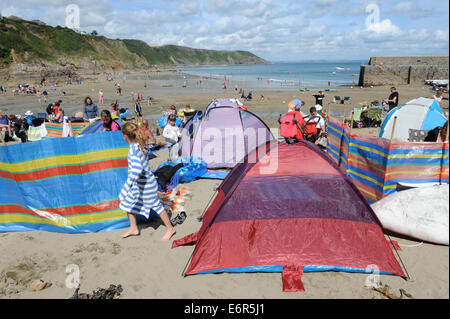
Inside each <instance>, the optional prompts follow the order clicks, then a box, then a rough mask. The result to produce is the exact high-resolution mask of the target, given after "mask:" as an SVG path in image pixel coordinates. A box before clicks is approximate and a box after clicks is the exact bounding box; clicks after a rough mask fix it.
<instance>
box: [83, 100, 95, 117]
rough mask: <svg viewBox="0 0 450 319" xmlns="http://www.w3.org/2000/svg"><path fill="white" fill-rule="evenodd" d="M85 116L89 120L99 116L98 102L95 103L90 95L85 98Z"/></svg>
mask: <svg viewBox="0 0 450 319" xmlns="http://www.w3.org/2000/svg"><path fill="white" fill-rule="evenodd" d="M83 116H84V118H85V119H87V120H89V121H92V120H94V119H95V118H97V117H98V107H97V104H95V103H93V102H92V99H91V98H90V97H89V96H88V97H86V98H85V99H84V106H83Z"/></svg>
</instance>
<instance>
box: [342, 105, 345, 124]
mask: <svg viewBox="0 0 450 319" xmlns="http://www.w3.org/2000/svg"><path fill="white" fill-rule="evenodd" d="M342 123H344V124H345V101H344V115H343V116H342Z"/></svg>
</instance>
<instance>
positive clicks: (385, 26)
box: [367, 19, 400, 36]
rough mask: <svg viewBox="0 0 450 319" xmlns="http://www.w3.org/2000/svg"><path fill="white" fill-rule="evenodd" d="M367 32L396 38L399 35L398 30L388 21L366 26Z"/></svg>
mask: <svg viewBox="0 0 450 319" xmlns="http://www.w3.org/2000/svg"><path fill="white" fill-rule="evenodd" d="M367 31H371V32H375V33H376V34H377V35H392V36H398V35H399V34H400V28H399V27H397V26H396V25H395V24H393V23H392V21H391V20H389V19H386V20H383V21H381V22H378V23H372V24H369V25H368V26H367Z"/></svg>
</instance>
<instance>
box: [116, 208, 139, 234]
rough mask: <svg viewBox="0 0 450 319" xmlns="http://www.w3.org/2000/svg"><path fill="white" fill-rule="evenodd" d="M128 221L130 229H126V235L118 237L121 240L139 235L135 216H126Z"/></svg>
mask: <svg viewBox="0 0 450 319" xmlns="http://www.w3.org/2000/svg"><path fill="white" fill-rule="evenodd" d="M128 219H129V220H130V228H129V229H128V231H127V232H126V233H124V234H122V235H120V237H122V238H127V237H129V236H137V235H139V228H138V227H137V223H136V215H134V214H128Z"/></svg>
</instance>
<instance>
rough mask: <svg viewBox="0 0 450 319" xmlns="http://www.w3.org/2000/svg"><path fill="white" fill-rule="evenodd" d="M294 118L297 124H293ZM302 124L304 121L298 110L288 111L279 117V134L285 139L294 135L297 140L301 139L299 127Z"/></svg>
mask: <svg viewBox="0 0 450 319" xmlns="http://www.w3.org/2000/svg"><path fill="white" fill-rule="evenodd" d="M294 119H295V120H296V121H297V123H298V124H295V122H294ZM304 124H305V122H304V121H303V118H302V115H301V114H300V113H299V112H297V111H294V112H289V113H287V114H286V115H285V116H283V118H281V119H280V135H281V136H282V137H284V138H286V139H287V138H291V137H295V138H296V139H297V140H302V139H303V134H302V131H301V130H300V127H302V126H303V125H304Z"/></svg>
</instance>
